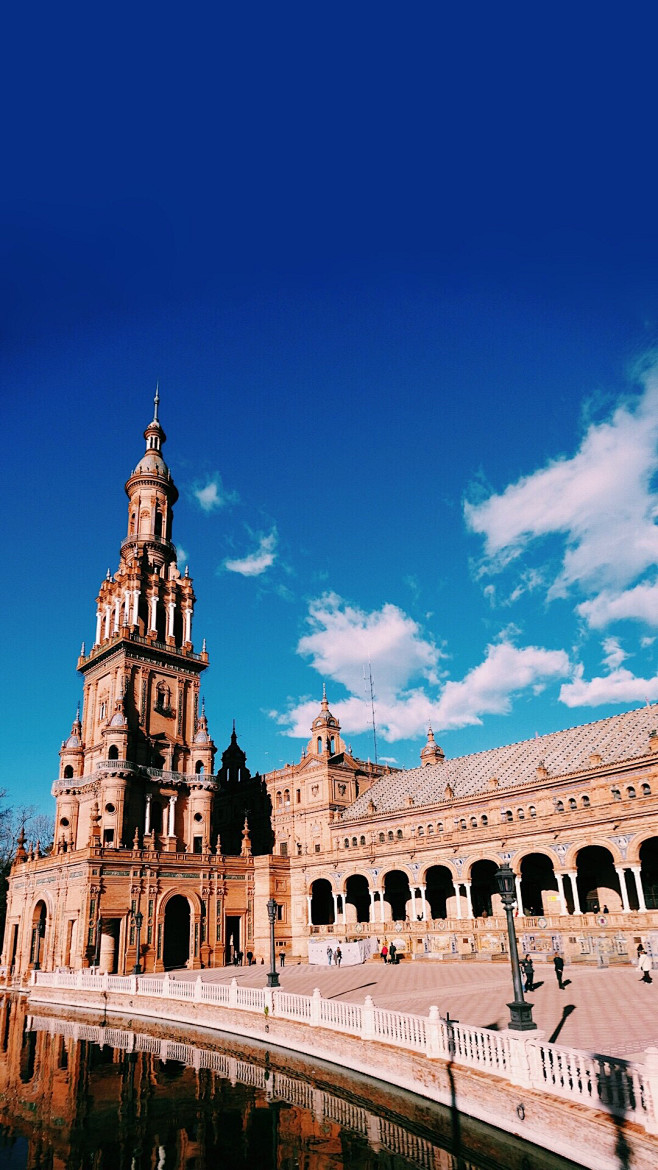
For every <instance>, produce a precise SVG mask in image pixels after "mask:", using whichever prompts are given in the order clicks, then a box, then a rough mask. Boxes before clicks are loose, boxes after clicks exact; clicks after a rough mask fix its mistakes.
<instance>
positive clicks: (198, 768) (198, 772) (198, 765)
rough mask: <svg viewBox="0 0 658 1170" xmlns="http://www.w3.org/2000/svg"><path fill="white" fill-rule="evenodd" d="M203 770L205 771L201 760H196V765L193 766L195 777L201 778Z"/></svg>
mask: <svg viewBox="0 0 658 1170" xmlns="http://www.w3.org/2000/svg"><path fill="white" fill-rule="evenodd" d="M205 770H206V769H205V768H204V766H203V760H197V762H196V764H195V765H194V771H195V774H196V775H197V776H203V773H204V772H205Z"/></svg>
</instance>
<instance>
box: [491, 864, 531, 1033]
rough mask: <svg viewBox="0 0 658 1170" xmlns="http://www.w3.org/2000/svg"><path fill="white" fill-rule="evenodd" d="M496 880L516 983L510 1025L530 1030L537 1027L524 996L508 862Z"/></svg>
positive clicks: (511, 874)
mask: <svg viewBox="0 0 658 1170" xmlns="http://www.w3.org/2000/svg"><path fill="white" fill-rule="evenodd" d="M496 881H497V882H498V890H499V892H500V899H501V902H502V903H503V906H504V907H505V914H506V915H507V938H508V940H509V954H510V960H511V963H512V982H513V984H514V999H513V1001H512V1003H508V1005H507V1006H508V1008H509V1013H510V1022H509V1025H508V1026H509V1027H510V1028H514V1029H515V1030H516V1031H517V1032H529V1031H531V1030H532V1029H533V1028H536V1027H537V1025H536V1024H535V1022H534V1020H533V1018H532V1004H531V1003H526V1001H525V999H524V998H523V982H522V980H521V968H520V966H519V952H518V950H517V947H516V929H515V926H514V916H513V914H512V907H513V906H514V904H515V902H516V883H515V881H514V874H513V872H512V869H511V867H510V866H509V864H508V862H505V864H504V865H501V867H500V869H499V870H497V871H496Z"/></svg>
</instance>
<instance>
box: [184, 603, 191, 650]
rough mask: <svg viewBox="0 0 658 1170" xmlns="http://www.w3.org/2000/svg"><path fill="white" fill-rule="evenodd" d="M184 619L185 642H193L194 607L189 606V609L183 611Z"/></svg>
mask: <svg viewBox="0 0 658 1170" xmlns="http://www.w3.org/2000/svg"><path fill="white" fill-rule="evenodd" d="M183 618H184V622H185V628H184V630H183V641H184V642H191V641H192V607H191V606H188V608H187V609H185V610H183Z"/></svg>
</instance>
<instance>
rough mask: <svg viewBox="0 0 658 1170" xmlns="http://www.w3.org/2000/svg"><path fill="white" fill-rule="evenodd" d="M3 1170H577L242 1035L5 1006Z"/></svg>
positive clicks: (16, 1001)
mask: <svg viewBox="0 0 658 1170" xmlns="http://www.w3.org/2000/svg"><path fill="white" fill-rule="evenodd" d="M0 1097H1V1104H0V1167H2V1168H3V1170H211V1168H212V1170H218V1168H221V1167H226V1168H228V1170H343V1168H345V1170H348V1168H349V1170H418V1168H422V1170H502V1168H504V1170H508V1168H509V1170H573V1167H574V1166H575V1164H574V1163H572V1162H567V1161H565V1160H564V1159H562V1158H558V1157H556V1156H555V1155H553V1154H551V1153H549V1152H547V1151H542V1150H538V1149H537V1148H536V1147H534V1146H529V1145H526V1144H525V1143H523V1142H520V1141H518V1140H517V1139H515V1138H511V1137H508V1136H507V1135H505V1134H502V1133H500V1132H499V1131H497V1130H493V1129H490V1128H489V1127H487V1126H485V1125H482V1124H480V1123H478V1122H476V1121H473V1120H472V1119H470V1118H468V1117H464V1116H461V1115H459V1114H458V1113H457V1112H456V1110H450V1109H447V1108H444V1107H441V1106H434V1105H433V1104H432V1103H431V1102H428V1101H425V1100H422V1099H420V1098H418V1097H415V1096H413V1095H412V1094H410V1093H405V1092H402V1091H400V1090H396V1089H392V1088H390V1087H388V1086H385V1085H383V1084H381V1082H377V1081H374V1080H370V1079H369V1078H366V1077H360V1076H358V1075H355V1074H343V1073H342V1072H341V1070H339V1069H336V1068H334V1067H332V1066H329V1065H326V1064H322V1063H320V1062H311V1061H309V1060H308V1059H302V1058H299V1057H297V1056H295V1055H294V1054H292V1053H290V1052H284V1051H282V1050H276V1049H267V1048H266V1047H265V1046H262V1045H258V1044H254V1043H252V1042H242V1041H239V1040H236V1038H235V1037H232V1036H227V1035H222V1034H218V1033H211V1032H208V1031H201V1032H200V1031H198V1030H193V1029H191V1028H190V1029H187V1028H186V1029H183V1028H177V1029H176V1035H175V1036H174V1035H173V1034H172V1030H171V1026H169V1027H168V1028H167V1027H166V1026H165V1025H157V1024H153V1025H149V1024H145V1023H144V1022H143V1021H140V1023H139V1025H138V1028H137V1030H136V1031H134V1030H132V1028H131V1027H130V1021H129V1020H127V1019H125V1020H122V1019H119V1018H115V1017H112V1018H111V1019H110V1020H107V1021H103V1020H101V1019H99V1018H98V1015H97V1014H92V1013H77V1012H76V1013H75V1014H68V1013H67V1015H66V1018H64V1017H62V1016H61V1015H55V1014H41V1015H30V1014H29V1011H28V1006H27V1005H26V1004H25V1002H24V1000H23V999H22V998H21V997H18V996H12V995H6V996H2V997H0Z"/></svg>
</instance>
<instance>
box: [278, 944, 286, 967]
mask: <svg viewBox="0 0 658 1170" xmlns="http://www.w3.org/2000/svg"><path fill="white" fill-rule="evenodd" d="M279 964H280V966H281V970H283V968H284V967H285V965H286V952H285V951H284V950H283V948H282V949H281V950H280V951H279Z"/></svg>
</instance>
